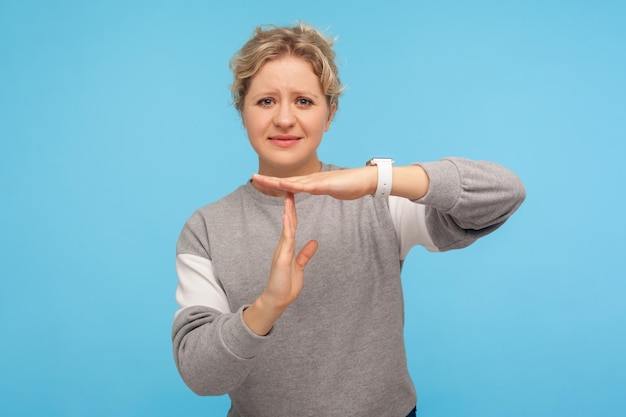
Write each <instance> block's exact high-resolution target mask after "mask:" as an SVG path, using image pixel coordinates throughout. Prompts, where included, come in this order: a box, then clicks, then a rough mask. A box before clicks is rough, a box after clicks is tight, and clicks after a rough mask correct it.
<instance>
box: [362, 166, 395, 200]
mask: <svg viewBox="0 0 626 417" xmlns="http://www.w3.org/2000/svg"><path fill="white" fill-rule="evenodd" d="M366 165H368V166H374V165H375V166H376V167H378V184H377V186H376V192H375V193H374V197H377V198H387V197H389V196H390V195H391V186H392V184H393V159H391V158H372V159H370V160H369V161H367V163H366Z"/></svg>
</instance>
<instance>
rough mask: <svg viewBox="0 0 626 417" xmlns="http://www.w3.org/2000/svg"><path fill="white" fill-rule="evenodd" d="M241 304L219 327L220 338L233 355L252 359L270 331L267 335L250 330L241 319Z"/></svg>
mask: <svg viewBox="0 0 626 417" xmlns="http://www.w3.org/2000/svg"><path fill="white" fill-rule="evenodd" d="M246 307H248V306H243V307H241V308H240V309H239V311H237V312H236V313H235V314H234V315H233V316H232V317H231V318H230V320H228V321H226V322H225V323H224V325H223V326H222V328H221V338H222V342H223V343H224V345H225V346H226V347H227V348H228V350H230V351H231V352H232V353H233V355H236V356H238V357H240V358H242V359H252V358H254V357H255V356H256V355H257V354H258V353H259V351H260V350H261V349H262V348H263V346H265V344H266V343H267V341H268V340H269V339H270V337H271V331H270V333H269V334H268V335H267V336H259V335H257V334H255V333H254V332H253V331H251V330H250V329H249V328H248V326H246V323H245V322H244V321H243V310H244V309H245V308H246Z"/></svg>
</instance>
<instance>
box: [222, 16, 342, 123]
mask: <svg viewBox="0 0 626 417" xmlns="http://www.w3.org/2000/svg"><path fill="white" fill-rule="evenodd" d="M334 43H335V40H334V39H330V38H327V37H326V36H325V35H324V34H322V33H321V32H320V31H319V30H317V29H315V28H313V27H312V26H309V25H306V24H304V23H302V22H298V23H297V24H296V25H294V26H288V27H278V26H274V25H269V26H259V27H257V28H256V29H255V32H254V34H253V36H252V37H251V38H250V40H248V42H246V44H245V45H244V46H243V47H242V48H241V49H240V50H239V51H237V53H236V54H235V55H234V56H233V58H232V59H231V61H230V69H231V70H232V71H233V78H234V81H233V83H232V84H231V85H230V90H231V93H232V96H233V104H234V105H235V108H236V109H237V111H239V113H241V112H242V110H243V105H244V99H245V97H246V94H247V92H248V88H249V87H250V82H251V80H252V78H253V77H254V76H255V75H256V73H257V72H258V71H259V70H260V69H261V67H262V66H263V65H264V64H265V63H266V62H268V61H271V60H274V59H278V58H281V57H283V56H285V55H291V56H294V57H298V58H302V59H304V60H305V61H307V62H309V63H310V64H311V66H312V67H313V72H314V73H315V75H317V76H318V78H319V80H320V85H321V87H322V91H324V94H325V95H326V100H327V102H328V105H329V106H331V105H333V104H335V106H336V107H337V106H338V105H339V97H340V96H341V93H342V92H343V87H342V85H341V82H340V80H339V70H338V68H337V65H336V64H335V51H334V50H333V49H332V47H333V45H334Z"/></svg>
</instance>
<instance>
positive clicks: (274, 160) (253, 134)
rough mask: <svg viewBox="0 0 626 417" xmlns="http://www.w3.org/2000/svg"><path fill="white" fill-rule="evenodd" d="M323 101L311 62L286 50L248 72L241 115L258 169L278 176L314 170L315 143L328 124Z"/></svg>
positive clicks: (329, 116)
mask: <svg viewBox="0 0 626 417" xmlns="http://www.w3.org/2000/svg"><path fill="white" fill-rule="evenodd" d="M335 107H336V106H335V105H333V106H332V108H331V107H329V106H328V103H327V101H326V96H325V95H324V92H323V91H322V87H321V85H320V81H319V79H318V77H317V76H316V75H315V73H314V72H313V68H312V66H311V64H309V63H308V62H306V61H305V60H303V59H301V58H296V57H292V56H285V57H282V58H279V59H276V60H273V61H269V62H267V63H266V64H265V65H263V67H261V69H260V70H259V71H258V72H257V74H256V75H255V76H254V77H253V78H252V81H251V83H250V86H249V88H248V92H247V94H246V97H245V100H244V106H243V110H242V113H241V115H242V121H243V125H244V126H245V128H246V130H247V132H248V139H249V140H250V144H251V145H252V147H253V148H254V150H255V151H256V153H257V155H258V156H259V173H260V174H264V175H272V176H278V177H285V176H294V175H306V174H311V173H313V172H317V171H319V169H320V162H319V159H318V158H317V148H318V146H319V144H320V143H321V141H322V136H323V135H324V132H326V131H327V130H328V128H329V127H330V123H331V120H332V117H333V114H334V112H335Z"/></svg>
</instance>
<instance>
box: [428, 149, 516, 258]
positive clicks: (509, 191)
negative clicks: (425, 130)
mask: <svg viewBox="0 0 626 417" xmlns="http://www.w3.org/2000/svg"><path fill="white" fill-rule="evenodd" d="M420 165H421V166H422V167H423V168H424V170H425V171H426V172H427V173H428V176H429V179H430V182H429V190H428V192H427V193H426V194H425V195H424V196H423V197H422V198H421V199H419V200H416V202H417V203H420V204H424V205H425V206H426V223H427V226H428V230H429V234H430V235H431V237H432V239H433V241H434V243H435V244H436V245H437V247H438V248H440V250H447V249H453V248H460V247H464V246H467V245H469V244H470V243H472V242H473V241H475V240H476V239H478V238H479V237H481V236H484V235H486V234H488V233H490V232H492V231H493V230H495V229H497V228H498V227H499V226H501V225H502V224H503V223H504V222H505V221H506V220H507V219H508V218H509V217H510V216H511V215H512V214H513V213H514V212H515V211H516V210H517V208H518V207H519V206H520V205H521V204H522V202H523V201H524V198H525V196H526V192H525V189H524V186H523V184H522V182H521V181H520V179H519V178H518V177H517V176H516V175H515V174H513V173H512V172H511V171H509V170H508V169H506V168H504V167H503V166H501V165H498V164H495V163H492V162H486V161H472V160H468V159H463V158H446V159H444V160H441V161H437V162H428V163H423V164H420Z"/></svg>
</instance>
